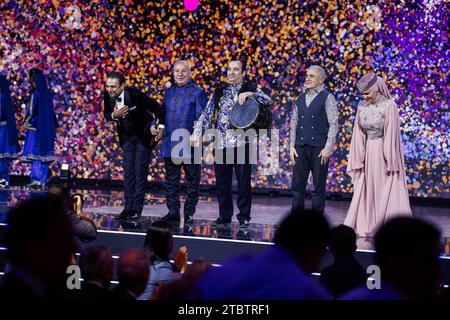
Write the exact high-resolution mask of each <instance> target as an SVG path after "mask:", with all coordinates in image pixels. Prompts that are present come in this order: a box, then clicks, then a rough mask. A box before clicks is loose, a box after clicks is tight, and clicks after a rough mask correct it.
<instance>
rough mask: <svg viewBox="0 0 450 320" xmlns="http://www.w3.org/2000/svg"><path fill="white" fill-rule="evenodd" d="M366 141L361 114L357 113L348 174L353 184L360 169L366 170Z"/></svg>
mask: <svg viewBox="0 0 450 320" xmlns="http://www.w3.org/2000/svg"><path fill="white" fill-rule="evenodd" d="M366 139H367V137H366V134H365V133H364V132H363V130H362V128H361V126H360V124H359V112H356V117H355V123H354V124H353V133H352V141H351V144H350V153H349V156H348V164H347V174H348V175H349V176H350V177H351V178H352V182H354V181H355V179H357V176H358V175H357V172H358V171H359V169H363V168H364V159H365V154H366Z"/></svg>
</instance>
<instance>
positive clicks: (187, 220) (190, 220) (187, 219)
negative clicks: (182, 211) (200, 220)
mask: <svg viewBox="0 0 450 320" xmlns="http://www.w3.org/2000/svg"><path fill="white" fill-rule="evenodd" d="M184 223H194V217H193V216H191V215H186V216H184Z"/></svg>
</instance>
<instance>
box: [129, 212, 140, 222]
mask: <svg viewBox="0 0 450 320" xmlns="http://www.w3.org/2000/svg"><path fill="white" fill-rule="evenodd" d="M140 217H141V215H140V214H139V213H138V212H136V211H130V214H129V215H128V216H127V217H126V218H125V219H126V220H136V219H139V218H140Z"/></svg>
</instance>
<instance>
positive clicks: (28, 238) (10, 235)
mask: <svg viewBox="0 0 450 320" xmlns="http://www.w3.org/2000/svg"><path fill="white" fill-rule="evenodd" d="M7 225H8V226H7V228H6V234H5V242H6V246H7V247H8V258H9V262H10V263H11V265H12V266H13V268H14V269H15V270H21V271H23V272H26V273H27V274H29V275H30V276H31V277H32V278H33V279H34V281H37V282H39V283H40V284H41V285H42V286H44V288H46V289H48V290H51V289H53V286H55V289H56V288H57V289H60V287H59V286H60V285H62V286H65V282H66V278H67V274H66V271H67V267H68V266H69V264H70V262H71V257H72V254H73V253H74V252H75V251H76V249H77V248H76V244H75V242H74V239H73V236H72V227H71V224H70V221H69V218H68V216H67V214H65V210H64V208H63V207H62V204H61V203H58V202H55V201H53V199H52V198H51V197H48V196H42V197H35V198H32V199H29V200H26V201H24V202H22V203H20V204H19V205H18V206H17V207H15V208H12V209H11V210H10V212H9V214H8V217H7Z"/></svg>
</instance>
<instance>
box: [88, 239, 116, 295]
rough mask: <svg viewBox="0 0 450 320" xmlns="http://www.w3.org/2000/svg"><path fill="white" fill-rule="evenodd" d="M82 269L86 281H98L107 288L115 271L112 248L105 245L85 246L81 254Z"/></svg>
mask: <svg viewBox="0 0 450 320" xmlns="http://www.w3.org/2000/svg"><path fill="white" fill-rule="evenodd" d="M80 269H81V276H82V277H83V279H84V281H93V282H97V283H98V284H100V285H101V286H102V287H103V288H107V287H108V286H109V284H110V282H111V279H112V277H113V272H114V260H113V257H112V254H111V250H109V248H107V247H105V246H103V245H92V246H88V247H86V248H84V249H83V251H82V252H81V255H80Z"/></svg>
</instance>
